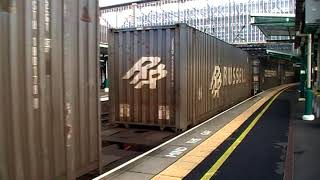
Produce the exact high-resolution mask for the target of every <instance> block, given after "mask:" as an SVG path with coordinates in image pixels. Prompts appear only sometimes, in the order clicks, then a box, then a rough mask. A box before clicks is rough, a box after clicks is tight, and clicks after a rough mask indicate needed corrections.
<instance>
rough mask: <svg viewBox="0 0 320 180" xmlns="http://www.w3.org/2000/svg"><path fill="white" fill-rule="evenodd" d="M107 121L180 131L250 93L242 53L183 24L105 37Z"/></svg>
mask: <svg viewBox="0 0 320 180" xmlns="http://www.w3.org/2000/svg"><path fill="white" fill-rule="evenodd" d="M108 42H109V52H110V57H109V69H110V71H109V72H111V73H110V74H111V77H110V85H111V87H110V90H111V97H110V98H111V104H112V108H113V109H112V121H113V122H114V123H123V124H139V125H151V126H159V127H160V128H165V127H173V128H175V129H177V130H185V129H186V128H187V127H188V126H191V125H196V124H198V123H200V122H201V121H203V120H205V119H207V118H209V117H211V116H213V115H214V114H216V113H217V112H219V111H222V110H223V109H225V108H227V107H230V106H231V105H234V104H236V103H238V102H240V101H242V100H244V99H246V98H247V97H249V96H250V93H251V75H250V73H251V72H250V64H249V62H248V55H247V53H246V52H245V51H242V50H240V49H238V48H235V47H233V46H231V45H229V44H227V43H225V42H223V41H220V40H218V39H217V38H215V37H213V36H210V35H208V34H206V33H203V32H201V31H199V30H196V29H194V28H192V27H189V26H187V25H185V24H178V25H176V26H162V27H155V28H144V29H141V30H138V29H123V30H115V29H112V30H110V31H109V34H108Z"/></svg>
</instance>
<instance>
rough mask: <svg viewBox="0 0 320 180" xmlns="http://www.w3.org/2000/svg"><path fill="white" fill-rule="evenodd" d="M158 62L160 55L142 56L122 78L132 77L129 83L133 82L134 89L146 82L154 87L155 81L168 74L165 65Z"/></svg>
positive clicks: (155, 86) (151, 87) (150, 86)
mask: <svg viewBox="0 0 320 180" xmlns="http://www.w3.org/2000/svg"><path fill="white" fill-rule="evenodd" d="M160 62H161V59H160V57H142V58H141V59H140V60H139V61H137V62H136V63H135V64H134V65H133V67H132V68H131V69H129V71H128V72H127V73H126V74H125V75H124V76H123V78H122V79H128V80H129V79H131V78H133V79H132V81H130V84H133V85H134V88H136V89H140V88H142V86H143V85H148V84H149V88H150V89H156V88H157V81H158V80H160V79H162V78H165V77H166V76H167V74H168V71H167V70H165V67H166V66H165V65H164V64H161V63H160Z"/></svg>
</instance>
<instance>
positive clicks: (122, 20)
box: [101, 0, 295, 44]
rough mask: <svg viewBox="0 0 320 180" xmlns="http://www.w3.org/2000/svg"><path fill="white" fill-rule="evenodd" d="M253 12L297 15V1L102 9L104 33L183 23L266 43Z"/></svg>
mask: <svg viewBox="0 0 320 180" xmlns="http://www.w3.org/2000/svg"><path fill="white" fill-rule="evenodd" d="M252 13H277V14H294V13H295V0H161V1H156V0H147V1H144V2H141V1H137V2H136V3H127V4H122V5H115V6H110V7H105V8H101V19H103V20H104V21H103V22H105V23H104V25H105V27H104V28H103V30H102V33H103V34H104V33H105V32H104V31H105V30H106V29H107V28H110V27H112V28H130V27H145V26H157V25H171V24H176V23H182V22H183V23H187V24H189V25H191V26H193V27H195V28H197V29H199V30H201V31H205V32H207V33H209V34H212V35H214V36H216V37H218V38H219V39H221V40H223V41H226V42H228V43H232V44H242V43H264V42H265V40H266V37H265V36H264V35H263V33H262V32H261V31H260V30H259V29H258V28H257V27H255V26H251V25H250V14H252ZM104 37H105V35H104ZM285 38H287V37H281V39H285ZM272 39H275V37H274V38H272ZM276 39H279V37H277V38H276ZM102 41H104V40H102Z"/></svg>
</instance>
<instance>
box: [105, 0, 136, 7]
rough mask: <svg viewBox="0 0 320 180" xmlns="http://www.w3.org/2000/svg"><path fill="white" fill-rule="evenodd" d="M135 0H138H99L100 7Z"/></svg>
mask: <svg viewBox="0 0 320 180" xmlns="http://www.w3.org/2000/svg"><path fill="white" fill-rule="evenodd" d="M133 1H137V0H99V5H100V7H104V6H111V5H115V4H122V3H128V2H133Z"/></svg>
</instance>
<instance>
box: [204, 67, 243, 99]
mask: <svg viewBox="0 0 320 180" xmlns="http://www.w3.org/2000/svg"><path fill="white" fill-rule="evenodd" d="M245 82H246V76H245V69H244V68H241V67H232V66H223V67H221V66H215V67H214V70H213V73H212V77H211V83H210V88H209V90H210V92H211V94H212V95H213V98H219V97H220V89H221V87H223V86H231V85H236V84H241V83H245Z"/></svg>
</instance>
